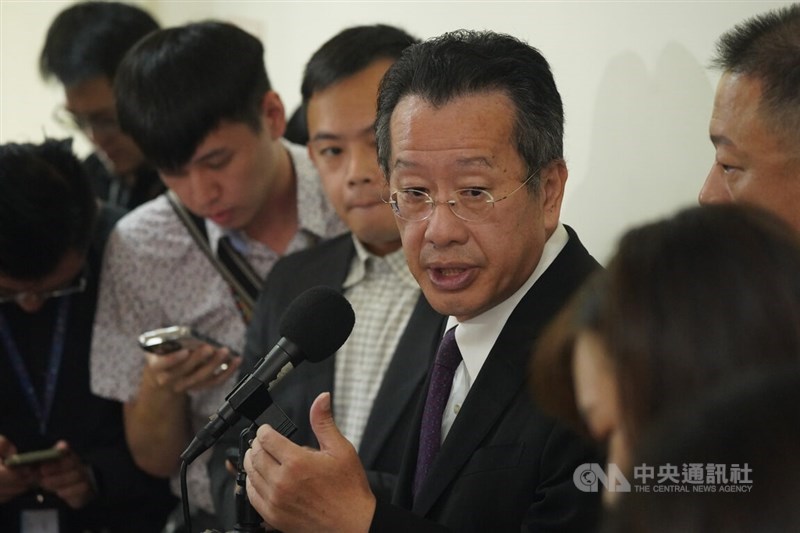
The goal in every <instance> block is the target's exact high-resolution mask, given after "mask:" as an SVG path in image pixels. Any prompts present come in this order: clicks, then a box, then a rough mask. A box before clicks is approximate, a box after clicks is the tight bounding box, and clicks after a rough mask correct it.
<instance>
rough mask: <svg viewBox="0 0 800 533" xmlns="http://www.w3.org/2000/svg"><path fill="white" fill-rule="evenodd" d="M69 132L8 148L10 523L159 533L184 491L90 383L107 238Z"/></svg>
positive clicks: (5, 314) (5, 513)
mask: <svg viewBox="0 0 800 533" xmlns="http://www.w3.org/2000/svg"><path fill="white" fill-rule="evenodd" d="M69 146H70V143H69V142H68V141H46V142H45V143H43V144H41V145H34V144H8V145H2V146H0V531H2V532H6V531H8V532H12V531H46V532H52V531H59V532H72V531H81V532H100V531H113V532H127V531H130V532H134V531H135V532H141V533H149V532H153V533H155V532H158V531H160V529H161V527H162V526H163V524H164V521H165V519H166V515H167V513H168V512H169V509H170V508H171V507H172V506H173V505H174V503H175V500H174V498H172V496H171V495H170V494H169V490H168V487H167V484H166V482H165V481H164V480H160V479H156V478H153V477H150V476H149V475H146V474H145V473H144V472H142V471H141V470H139V469H138V468H137V467H136V465H135V463H134V462H133V459H132V457H131V455H130V452H129V451H128V448H127V445H126V443H125V435H124V429H123V423H122V406H121V404H120V403H119V402H114V401H111V400H106V399H102V398H99V397H97V396H95V395H93V394H92V393H91V391H90V389H89V364H88V361H89V345H90V339H91V333H92V324H93V320H94V314H95V306H96V297H97V285H98V273H99V271H100V258H101V257H102V249H103V244H104V242H105V238H106V236H107V234H108V232H109V231H110V228H111V226H112V225H113V224H114V223H115V222H116V220H117V219H118V218H119V216H120V215H121V212H120V211H118V210H116V209H114V208H109V207H107V206H106V207H99V208H98V205H97V202H96V200H95V199H94V196H93V194H92V191H91V188H90V186H89V182H88V181H87V179H86V176H85V175H84V173H83V171H82V169H81V166H80V163H79V161H78V160H77V159H76V158H75V156H74V155H73V154H72V152H71V150H70V147H69Z"/></svg>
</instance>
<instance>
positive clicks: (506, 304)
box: [445, 223, 569, 384]
mask: <svg viewBox="0 0 800 533" xmlns="http://www.w3.org/2000/svg"><path fill="white" fill-rule="evenodd" d="M567 241H569V234H568V233H567V230H566V228H564V226H563V225H562V224H560V223H559V225H558V227H556V230H555V231H554V232H553V234H552V235H551V236H550V238H549V239H547V242H546V243H545V245H544V249H543V250H542V257H541V258H540V259H539V263H538V264H537V265H536V268H534V269H533V272H532V273H531V275H530V277H529V278H528V279H527V281H525V283H523V284H522V286H521V287H520V288H519V289H517V291H516V292H515V293H514V294H512V295H511V296H509V297H508V298H506V299H505V300H504V301H502V302H500V303H499V304H497V305H496V306H494V307H492V308H491V309H489V310H488V311H485V312H483V313H481V314H480V315H478V316H476V317H473V318H470V319H469V320H465V321H464V322H459V321H458V320H456V318H455V317H453V316H450V317H448V318H447V327H446V328H445V331H446V330H449V329H450V328H451V327H453V326H456V325H458V326H459V327H458V329H456V343H457V344H458V348H459V350H461V355H462V358H463V359H464V365H465V367H466V370H467V374H468V376H469V383H470V384H472V383H474V382H475V378H477V377H478V373H479V372H480V370H481V368H483V363H484V362H485V361H486V358H487V357H488V356H489V352H490V351H491V350H492V347H493V346H494V344H495V342H497V338H498V337H499V336H500V332H501V331H502V330H503V327H505V324H506V321H507V320H508V317H510V316H511V313H512V312H513V311H514V309H515V308H516V307H517V304H519V302H520V301H521V300H522V298H523V297H524V296H525V295H526V294H527V293H528V291H529V290H530V288H531V287H533V285H534V283H536V281H537V280H538V279H539V278H540V277H541V275H542V274H543V273H544V271H545V270H547V268H548V267H549V266H550V265H551V264H552V263H553V261H554V260H555V258H556V257H558V254H560V253H561V251H562V250H563V249H564V247H565V246H566V245H567Z"/></svg>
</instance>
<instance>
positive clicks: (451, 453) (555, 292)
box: [412, 227, 598, 515]
mask: <svg viewBox="0 0 800 533" xmlns="http://www.w3.org/2000/svg"><path fill="white" fill-rule="evenodd" d="M567 231H568V233H569V236H570V238H569V241H568V243H567V246H566V247H565V248H564V249H563V250H562V251H561V253H560V254H559V255H558V257H557V258H556V259H555V261H553V263H552V264H551V265H550V266H549V267H548V269H547V270H546V271H545V272H544V273H543V274H542V276H541V278H539V279H538V280H537V281H536V283H534V285H533V287H531V289H530V290H529V291H528V293H527V294H526V295H525V296H524V297H523V298H522V300H521V301H520V303H519V304H517V307H516V308H515V309H514V311H513V312H512V313H511V316H509V318H508V321H507V322H506V324H505V326H504V327H503V329H502V331H501V332H500V335H499V337H498V338H497V342H496V343H495V345H494V346H493V347H492V350H491V352H489V355H488V357H487V359H486V362H485V363H484V365H483V368H482V369H481V371H480V374H479V375H478V378H477V379H476V380H475V383H474V384H473V385H472V387H471V389H470V391H469V394H468V395H467V398H466V400H465V401H464V405H463V406H462V407H461V410H460V412H459V415H458V416H457V417H456V420H455V422H454V423H453V426H452V428H451V429H450V432H449V433H448V434H447V438H446V439H445V441H444V442H443V443H442V448H441V450H440V452H439V455H438V456H437V457H436V459H435V461H434V463H433V465H432V466H431V470H430V472H429V474H428V478H427V480H426V482H425V483H424V485H423V486H422V487H421V489H420V492H419V494H418V495H417V497H416V498H415V499H414V503H413V511H414V512H415V513H416V514H419V515H425V514H426V513H427V512H428V511H429V510H430V509H431V507H432V506H433V505H434V503H436V500H437V499H438V498H439V497H440V496H441V495H442V494H443V492H444V491H445V490H446V489H447V487H448V485H450V483H452V482H453V480H454V479H456V478H457V477H458V475H459V472H460V471H461V470H462V469H463V468H464V466H465V465H466V463H467V462H468V461H469V460H470V458H471V457H472V455H473V454H474V453H475V451H476V450H477V449H478V448H480V446H481V445H482V443H483V441H484V439H485V438H486V437H487V435H489V433H490V432H491V431H492V428H493V427H494V426H495V425H496V424H497V422H498V421H499V420H501V419H502V418H503V416H504V415H505V413H506V412H507V411H508V406H509V404H510V403H511V402H512V401H514V399H515V397H516V396H517V395H518V393H519V391H520V388H521V387H524V386H525V380H526V378H527V375H528V373H527V368H528V359H529V357H530V352H531V348H532V346H533V343H534V342H535V341H536V339H537V338H538V336H539V333H540V332H541V330H542V329H543V328H544V327H545V326H546V325H547V323H548V322H549V320H550V319H551V318H552V317H553V316H555V314H556V312H557V311H558V310H559V309H560V308H561V307H562V306H563V305H564V303H566V301H567V299H568V298H569V296H570V294H572V292H573V291H574V290H575V289H576V288H577V287H578V286H579V285H580V284H581V283H582V281H583V280H584V279H585V278H586V276H587V275H588V274H589V273H590V272H591V271H592V270H594V269H595V268H597V266H598V264H597V262H596V261H595V260H594V259H593V258H592V257H591V256H590V255H589V253H588V252H587V251H586V249H585V248H584V247H583V245H582V244H581V242H580V240H578V237H577V235H576V234H575V232H574V231H572V229H571V228H569V227H567ZM426 387H427V383H426ZM420 416H421V415H420ZM417 424H419V421H417ZM413 456H414V458H415V460H416V452H414V454H413ZM412 475H413V474H412Z"/></svg>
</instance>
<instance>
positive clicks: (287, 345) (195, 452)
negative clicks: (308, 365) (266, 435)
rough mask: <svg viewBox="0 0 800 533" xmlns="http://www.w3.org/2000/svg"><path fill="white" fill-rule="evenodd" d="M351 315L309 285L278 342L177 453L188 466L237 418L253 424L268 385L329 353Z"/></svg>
mask: <svg viewBox="0 0 800 533" xmlns="http://www.w3.org/2000/svg"><path fill="white" fill-rule="evenodd" d="M354 323H355V315H354V313H353V308H352V307H351V306H350V303H349V302H348V301H347V300H346V299H345V297H344V296H342V295H341V294H339V293H338V292H337V291H335V290H333V289H331V288H329V287H321V286H320V287H313V288H311V289H308V290H307V291H305V292H303V293H302V294H301V295H300V296H298V297H297V298H295V300H294V301H293V302H292V303H291V304H290V305H289V307H288V308H287V309H286V312H285V313H284V315H283V317H282V318H281V322H280V325H279V327H278V331H279V332H280V334H281V339H280V340H279V341H278V343H277V344H276V345H275V347H274V348H272V350H270V352H269V353H268V354H267V355H266V356H264V357H263V358H262V359H261V361H260V362H259V363H258V365H256V367H255V368H254V369H253V371H252V372H251V373H250V374H248V375H247V376H245V377H244V378H243V379H242V380H241V381H240V382H239V383H238V384H237V385H236V387H235V388H234V389H233V391H231V392H230V394H228V396H226V397H225V403H224V404H223V405H222V406H221V407H220V408H219V410H218V411H217V412H216V413H215V414H214V415H212V416H211V418H210V420H209V422H208V423H207V424H206V425H205V427H204V428H203V429H201V430H200V431H198V432H197V435H195V437H194V439H193V440H192V442H191V443H190V444H189V446H188V447H187V448H186V449H185V450H184V451H183V453H182V454H181V459H183V461H184V462H185V463H187V464H188V463H191V462H192V461H194V460H195V459H196V458H197V457H198V456H199V455H200V454H201V453H203V452H204V451H205V450H207V449H208V448H210V447H211V446H212V445H213V444H214V443H215V442H216V441H217V439H219V437H220V436H221V435H222V434H223V433H225V431H226V430H227V429H228V428H229V427H231V426H233V425H234V424H236V422H238V421H239V419H240V418H241V417H243V416H244V417H245V418H247V419H248V420H255V419H256V418H257V417H258V416H259V415H260V414H261V413H262V412H263V411H264V410H265V409H266V408H267V407H269V406H270V405H271V404H272V397H271V396H270V394H269V391H270V389H271V388H272V386H273V385H274V384H275V383H276V382H277V381H279V380H280V379H281V378H282V377H283V376H284V375H286V374H287V373H288V372H290V371H291V370H292V369H293V368H294V367H295V366H296V365H298V364H300V362H302V361H304V360H306V359H308V360H309V361H312V362H319V361H322V360H323V359H325V358H326V357H329V356H331V355H333V353H334V352H336V350H338V349H339V347H340V346H341V345H342V344H344V341H345V340H347V337H349V336H350V332H351V331H352V330H353V324H354Z"/></svg>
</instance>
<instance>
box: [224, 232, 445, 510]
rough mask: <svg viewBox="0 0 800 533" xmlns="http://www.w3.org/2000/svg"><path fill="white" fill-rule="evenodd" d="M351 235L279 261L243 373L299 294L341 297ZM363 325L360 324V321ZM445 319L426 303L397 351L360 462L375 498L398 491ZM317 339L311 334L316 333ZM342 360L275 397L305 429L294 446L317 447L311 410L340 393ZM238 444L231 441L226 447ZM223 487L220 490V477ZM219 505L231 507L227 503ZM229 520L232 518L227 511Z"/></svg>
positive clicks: (298, 372) (302, 376)
mask: <svg viewBox="0 0 800 533" xmlns="http://www.w3.org/2000/svg"><path fill="white" fill-rule="evenodd" d="M355 253H356V251H355V246H354V245H353V241H352V237H351V234H350V233H347V234H345V235H342V236H339V237H336V238H334V239H331V240H329V241H325V242H322V243H320V244H318V245H316V246H314V247H312V248H309V249H307V250H304V251H301V252H298V253H294V254H291V255H288V256H286V257H284V258H282V259H281V260H280V261H278V262H277V263H276V264H275V266H274V267H273V269H272V271H271V272H270V274H269V276H268V277H267V280H266V283H265V286H264V289H263V290H262V293H261V296H259V299H258V302H257V304H256V308H255V311H254V315H253V319H252V321H251V322H250V326H249V327H248V330H247V342H246V345H245V353H244V357H245V360H244V364H243V366H242V371H243V372H249V371H250V369H251V368H252V366H253V365H254V364H255V363H256V362H257V361H258V359H259V358H261V357H263V356H264V355H265V354H266V353H267V352H268V351H269V349H270V348H272V346H274V345H275V343H276V342H277V341H278V340H279V339H280V332H279V331H278V328H279V324H280V319H281V317H282V315H283V312H284V311H285V310H286V308H287V307H288V306H289V304H290V303H291V302H292V300H294V299H295V298H296V297H297V296H298V295H300V293H302V292H303V291H305V290H306V289H309V288H311V287H314V286H318V285H325V286H328V287H332V288H334V289H336V290H339V291H341V290H342V284H343V283H344V281H345V279H346V277H347V275H348V273H349V271H350V264H351V261H352V259H353V256H354V255H355ZM356 320H358V317H356ZM444 323H445V317H443V316H442V315H440V314H438V313H436V312H435V311H434V310H433V309H432V308H431V307H430V305H429V304H428V302H427V300H425V298H424V297H423V296H422V295H420V297H419V300H418V301H417V304H416V306H415V308H414V311H413V313H412V315H411V318H410V319H409V322H408V324H407V326H406V329H405V331H404V332H403V334H402V336H401V337H400V341H399V343H398V345H397V348H396V349H395V355H394V357H393V358H392V361H391V363H390V364H389V367H388V369H387V370H386V374H385V375H384V378H383V382H382V384H381V387H380V389H379V390H378V394H377V396H376V397H375V402H374V404H373V407H372V411H371V413H370V416H369V419H368V420H367V425H366V427H365V428H364V434H363V437H362V439H361V447H360V449H359V450H358V453H359V456H360V458H361V462H362V464H363V465H364V468H365V469H366V470H367V477H368V478H369V481H370V486H371V487H372V490H373V491H374V492H375V493H376V495H378V496H379V497H382V498H385V499H386V500H387V501H388V500H389V499H390V498H391V494H392V491H393V489H394V484H395V477H396V473H397V471H398V470H399V468H400V461H401V459H402V456H403V451H404V449H405V444H406V440H407V439H408V434H409V432H410V431H411V422H412V419H413V415H414V411H415V409H416V405H417V397H418V396H419V395H420V393H421V391H422V385H423V382H424V380H425V376H426V374H427V370H428V366H429V365H430V362H431V361H432V359H433V356H434V354H435V353H436V347H437V346H438V344H439V341H440V339H441V336H442V332H443V327H444ZM309 333H310V334H313V331H312V332H309ZM334 365H335V356H334V357H329V358H327V359H325V360H323V361H321V362H319V363H304V364H301V365H298V366H297V368H295V369H294V370H292V372H291V373H290V374H288V375H287V376H286V377H285V378H284V379H282V380H281V381H280V382H278V383H277V384H276V385H275V386H274V387H273V388H272V391H271V394H272V398H273V400H274V401H275V403H276V404H277V405H278V406H280V407H281V408H282V409H283V410H284V412H285V413H286V414H287V415H288V416H289V418H290V419H291V420H292V421H293V422H294V423H295V424H296V425H297V426H298V429H297V431H296V433H295V434H294V435H293V436H292V440H293V441H294V442H296V443H298V444H301V445H304V446H314V447H318V443H317V441H316V438H315V437H314V432H313V431H312V430H311V425H310V423H309V420H308V412H309V409H310V408H311V403H312V402H313V401H314V399H315V398H316V397H317V396H318V395H319V394H320V393H322V392H325V391H331V393H332V394H334V395H335V394H336V391H335V390H334V368H335V367H334ZM233 445H235V443H234V442H233V441H231V440H230V435H229V436H228V437H227V446H233ZM220 446H225V444H222V445H218V446H217V449H216V450H215V452H214V453H215V458H214V459H213V460H212V461H211V463H212V464H214V463H217V465H216V466H211V465H210V466H209V468H210V472H211V477H212V493H213V494H214V498H215V504H216V505H217V508H218V513H219V512H220V511H219V509H221V508H224V507H228V506H229V505H232V502H231V503H230V504H228V503H225V502H227V501H228V500H231V499H232V496H230V494H231V493H232V490H233V489H232V488H231V487H232V486H233V485H232V481H231V480H230V475H229V474H225V473H224V472H220V471H219V468H220V467H219V466H218V465H219V463H221V462H222V459H221V457H222V456H221V453H222V452H221V450H219V448H220ZM223 475H224V478H223V479H222V481H224V482H225V486H224V487H220V485H219V483H220V477H221V476H223ZM220 499H222V500H224V501H223V502H220ZM223 513H224V514H227V513H225V512H224V511H223Z"/></svg>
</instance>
